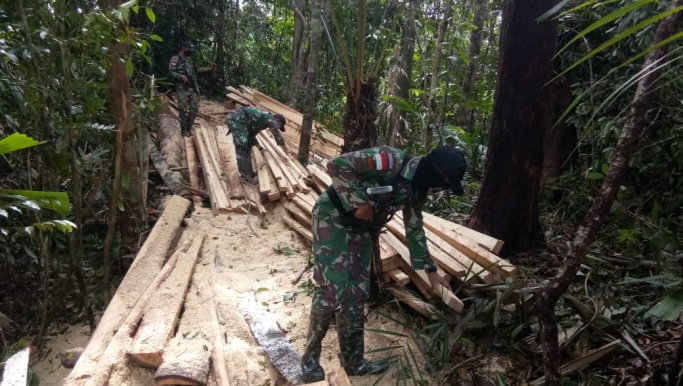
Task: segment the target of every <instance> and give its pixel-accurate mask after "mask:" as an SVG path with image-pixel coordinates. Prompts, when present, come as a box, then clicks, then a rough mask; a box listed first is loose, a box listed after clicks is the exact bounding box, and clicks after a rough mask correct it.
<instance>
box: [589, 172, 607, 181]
mask: <svg viewBox="0 0 683 386" xmlns="http://www.w3.org/2000/svg"><path fill="white" fill-rule="evenodd" d="M586 177H587V178H588V179H589V180H601V179H603V178H605V175H604V174H602V173H598V172H595V173H588V175H587V176H586Z"/></svg>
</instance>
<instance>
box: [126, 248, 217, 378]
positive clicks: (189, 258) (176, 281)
mask: <svg viewBox="0 0 683 386" xmlns="http://www.w3.org/2000/svg"><path fill="white" fill-rule="evenodd" d="M205 237H206V236H204V235H202V236H201V237H199V241H197V242H194V243H193V244H192V247H190V248H189V249H188V251H187V252H186V253H183V254H181V255H180V256H179V258H178V263H177V264H176V266H175V267H174V269H173V271H172V272H171V273H170V274H169V276H168V278H167V279H166V280H164V281H163V282H162V283H160V285H159V286H158V287H157V291H156V292H155V294H154V295H153V296H152V298H151V299H150V300H149V301H148V304H147V305H146V306H145V309H144V311H143V314H142V322H141V323H140V326H139V327H138V329H137V331H136V333H135V336H134V337H133V344H132V346H131V349H130V350H128V357H129V358H130V359H132V360H134V361H135V362H137V363H139V364H140V365H142V366H145V367H151V368H157V367H159V366H160V365H161V362H162V352H163V351H164V347H165V346H166V343H167V342H168V341H169V340H170V339H171V338H172V337H173V332H174V331H175V327H176V325H177V324H178V317H179V316H180V309H181V308H182V305H183V302H184V301H185V295H186V294H187V290H188V288H190V279H191V278H192V274H193V273H194V268H195V265H196V263H197V258H198V257H199V255H200V253H199V252H200V251H201V248H202V245H203V243H204V239H205Z"/></svg>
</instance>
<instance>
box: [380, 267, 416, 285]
mask: <svg viewBox="0 0 683 386" xmlns="http://www.w3.org/2000/svg"><path fill="white" fill-rule="evenodd" d="M385 272H386V274H387V275H389V277H390V278H391V280H393V281H394V282H395V283H396V284H398V285H400V286H404V285H406V284H408V283H410V277H408V275H406V274H405V273H404V272H403V271H401V270H400V269H399V268H397V269H392V270H391V271H385Z"/></svg>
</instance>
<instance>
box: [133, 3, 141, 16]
mask: <svg viewBox="0 0 683 386" xmlns="http://www.w3.org/2000/svg"><path fill="white" fill-rule="evenodd" d="M131 9H132V10H133V12H135V14H136V15H137V14H138V12H140V6H139V5H136V6H134V7H132V8H131Z"/></svg>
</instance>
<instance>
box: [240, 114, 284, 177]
mask: <svg viewBox="0 0 683 386" xmlns="http://www.w3.org/2000/svg"><path fill="white" fill-rule="evenodd" d="M226 121H227V124H228V134H230V133H232V140H233V143H234V144H235V153H236V154H237V167H238V169H239V171H240V175H241V176H242V178H244V179H245V180H249V181H252V182H253V181H254V178H255V177H256V173H254V168H253V166H252V163H251V149H252V147H254V146H256V147H257V148H258V149H259V150H261V151H263V152H267V151H268V150H267V149H265V148H264V147H262V146H261V145H260V144H259V143H258V141H257V140H256V134H258V133H259V131H261V130H264V129H266V128H269V129H270V132H271V133H273V136H274V137H275V142H276V143H277V145H278V146H281V147H282V148H283V149H284V151H285V152H286V153H288V154H291V152H290V151H289V149H288V148H287V145H286V144H285V140H284V139H283V138H282V134H280V132H279V131H278V130H280V131H285V124H286V123H287V120H286V119H285V117H284V116H282V115H280V114H275V116H273V115H272V114H270V113H267V112H265V111H261V110H259V109H257V108H255V107H240V108H239V109H237V110H234V111H232V112H230V114H228V116H227V118H226Z"/></svg>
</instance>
